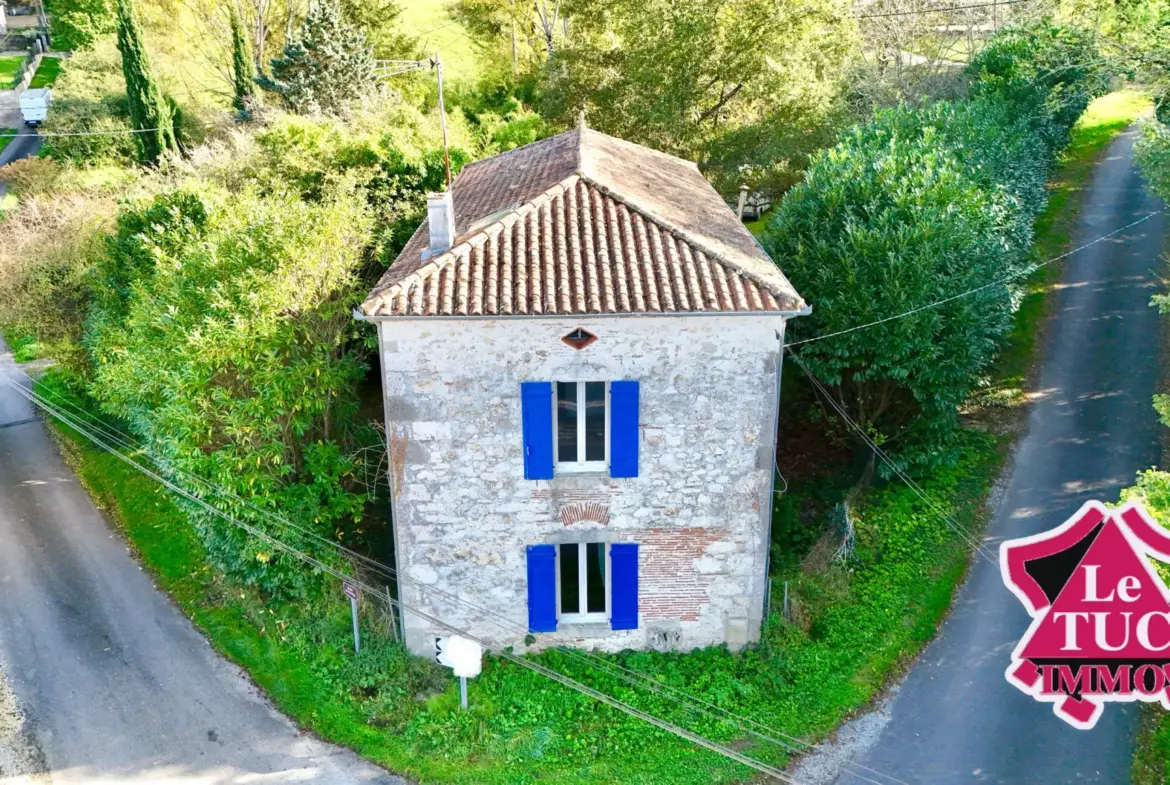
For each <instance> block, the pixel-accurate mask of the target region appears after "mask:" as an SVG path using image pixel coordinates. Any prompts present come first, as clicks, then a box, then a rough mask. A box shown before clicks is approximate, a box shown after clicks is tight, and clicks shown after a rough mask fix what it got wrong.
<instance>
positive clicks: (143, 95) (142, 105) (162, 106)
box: [115, 0, 179, 163]
mask: <svg viewBox="0 0 1170 785" xmlns="http://www.w3.org/2000/svg"><path fill="white" fill-rule="evenodd" d="M115 10H116V15H117V24H116V27H117V33H118V51H119V52H121V53H122V75H123V76H124V77H125V79H126V99H127V103H128V104H129V108H130V123H131V125H132V126H133V128H134V130H135V131H138V133H137V134H135V137H136V139H137V140H138V145H139V149H140V150H141V152H142V160H143V161H144V162H146V163H156V162H157V161H158V159H159V158H160V157H161V156H162V155H163V153H165V152H167V151H174V152H178V151H179V143H178V139H177V138H176V136H175V117H174V104H173V103H172V102H169V101H167V100H166V99H165V98H164V97H163V94H162V90H161V89H159V86H158V83H157V82H156V81H155V78H154V74H153V72H152V71H151V67H150V58H149V57H148V56H147V53H146V44H145V42H144V41H143V38H142V27H141V25H140V24H139V23H138V11H137V9H136V8H135V7H134V0H117V4H116V9H115Z"/></svg>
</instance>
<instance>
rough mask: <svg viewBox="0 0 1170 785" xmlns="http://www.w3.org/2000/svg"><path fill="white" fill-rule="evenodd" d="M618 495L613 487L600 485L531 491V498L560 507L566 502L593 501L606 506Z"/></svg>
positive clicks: (583, 502) (580, 502)
mask: <svg viewBox="0 0 1170 785" xmlns="http://www.w3.org/2000/svg"><path fill="white" fill-rule="evenodd" d="M617 497H618V491H617V489H615V488H610V487H606V486H603V487H600V488H596V489H590V490H583V489H577V488H573V489H560V488H558V489H551V488H550V489H548V490H543V489H542V490H537V491H533V492H532V498H533V499H536V500H538V501H543V500H547V501H549V502H551V503H552V504H553V505H555V506H557V507H560V506H562V505H566V504H588V503H589V502H595V503H597V504H604V505H606V506H607V507H608V506H609V505H610V503H612V501H613V500H614V499H616V498H617Z"/></svg>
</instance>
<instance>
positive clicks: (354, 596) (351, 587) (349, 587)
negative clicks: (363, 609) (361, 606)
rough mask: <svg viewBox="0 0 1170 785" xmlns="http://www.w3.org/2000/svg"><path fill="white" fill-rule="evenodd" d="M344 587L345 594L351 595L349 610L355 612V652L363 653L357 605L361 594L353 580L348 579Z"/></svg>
mask: <svg viewBox="0 0 1170 785" xmlns="http://www.w3.org/2000/svg"><path fill="white" fill-rule="evenodd" d="M342 588H343V589H344V590H345V596H346V597H349V610H350V611H351V612H352V613H353V653H354V654H361V653H362V636H361V633H359V632H358V609H357V606H358V597H359V596H360V592H359V590H358V585H357V584H356V583H353V582H351V581H346V582H345V583H344V584H342Z"/></svg>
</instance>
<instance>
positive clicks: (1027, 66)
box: [967, 22, 1110, 154]
mask: <svg viewBox="0 0 1170 785" xmlns="http://www.w3.org/2000/svg"><path fill="white" fill-rule="evenodd" d="M1104 63H1105V61H1104V60H1103V59H1102V58H1101V56H1100V54H1099V52H1098V50H1097V42H1096V39H1095V35H1094V33H1093V32H1092V31H1090V30H1084V29H1079V28H1076V27H1070V26H1056V25H1053V24H1050V23H1046V22H1041V23H1038V24H1035V25H1032V26H1029V27H1018V28H1009V29H1007V30H1004V31H1001V32H1000V33H998V34H997V35H996V37H995V38H994V39H993V40H992V41H991V42H990V43H989V44H988V45H987V46H985V47H984V48H983V49H981V50H980V51H979V53H978V54H976V55H975V57H973V58H971V62H970V64H969V65H968V66H967V73H968V75H970V76H971V77H972V78H973V83H972V85H971V96H972V97H973V98H980V97H986V98H994V99H998V100H1001V101H1003V102H1005V103H1006V104H1008V105H1010V106H1011V107H1013V108H1014V109H1015V111H1016V112H1017V113H1018V114H1019V115H1020V116H1022V117H1026V118H1028V119H1029V120H1030V122H1031V123H1032V124H1033V126H1034V127H1035V129H1036V131H1037V132H1038V133H1039V134H1040V136H1041V138H1042V139H1043V140H1044V142H1045V144H1046V145H1047V146H1048V149H1049V151H1050V153H1051V154H1054V153H1055V152H1056V151H1058V150H1060V149H1061V148H1062V147H1064V145H1066V144H1067V143H1068V135H1069V132H1070V131H1071V130H1072V127H1073V125H1074V124H1075V123H1076V121H1077V118H1079V117H1080V116H1081V114H1082V113H1083V112H1084V111H1085V108H1086V107H1088V105H1089V102H1090V101H1092V100H1093V98H1094V97H1095V96H1097V95H1100V94H1102V93H1103V92H1105V90H1106V89H1107V88H1108V85H1109V78H1110V73H1109V71H1108V69H1107V68H1106V66H1105V64H1104Z"/></svg>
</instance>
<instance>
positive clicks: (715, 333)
mask: <svg viewBox="0 0 1170 785" xmlns="http://www.w3.org/2000/svg"><path fill="white" fill-rule="evenodd" d="M578 327H581V328H584V329H585V330H588V331H589V332H591V333H594V334H595V335H597V337H598V340H597V341H596V342H594V343H593V344H591V345H590V346H588V347H586V348H584V349H581V350H577V349H574V348H572V347H570V346H568V345H566V344H565V343H563V342H562V341H561V338H562V336H564V335H566V334H568V333H570V332H571V331H572V330H574V329H575V328H578ZM379 331H380V334H379V337H380V343H381V360H382V369H383V390H384V395H385V405H386V425H387V435H388V442H389V453H390V455H389V465H390V469H389V474H390V478H389V479H390V485H391V490H392V495H393V505H394V526H395V541H396V547H397V564H398V569H399V571H400V572H401V573H402V574H403V575H404V576H406V578H405V580H402V581H400V584H399V592H400V596H401V597H402V599H403V600H404V602H405V603H406V604H407V605H408V606H412V607H415V608H418V609H421V610H423V611H425V612H427V613H429V614H431V615H433V616H435V617H437V618H440V619H442V620H443V621H445V622H447V623H450V624H452V625H453V626H455V627H458V628H459V629H462V630H466V631H468V632H470V633H471V634H473V635H475V636H477V637H480V638H483V639H485V640H487V641H489V642H491V643H492V644H493V645H494V646H497V647H503V646H509V645H512V646H516V647H517V649H518V650H520V651H523V650H526V649H525V647H524V639H525V635H526V630H527V619H528V617H527V577H526V561H525V559H526V550H525V547H526V546H528V545H535V544H541V543H565V542H636V543H638V544H639V565H640V566H639V592H638V606H639V607H638V610H639V622H638V627H637V629H634V630H622V631H612V630H610V629H609V627H608V625H606V624H576V625H572V624H560V625H559V626H558V630H557V632H554V633H537V634H536V635H535V638H536V643H535V644H534V645H533V646H530V647H527V650H531V649H533V648H537V649H538V648H541V647H544V646H548V645H558V644H569V645H573V646H578V647H581V648H597V649H603V650H620V649H623V648H658V649H682V650H687V649H691V648H695V647H700V646H707V645H712V644H720V643H727V644H728V645H729V646H731V647H733V648H738V647H740V646H743V645H745V644H747V643H751V642H754V641H756V640H758V638H759V631H760V623H761V617H762V613H763V605H764V597H765V592H766V587H767V578H766V569H767V566H766V561H767V554H768V538H769V525H770V515H771V495H772V477H773V474H772V466H773V452H774V449H775V429H776V425H775V423H776V420H775V417H776V411H777V403H778V386H777V385H778V381H779V373H778V363H779V359H780V347H781V341H782V339H783V334H784V319H783V317H782V316H781V315H779V314H718V315H710V316H702V315H700V316H687V315H678V316H673V315H672V316H628V317H613V316H610V317H604V316H593V317H571V316H570V317H543V318H496V319H492V318H482V319H466V318H464V319H443V318H433V317H432V318H420V319H409V318H406V319H403V318H395V319H388V320H384V321H381V322H379ZM621 379H627V380H637V381H638V382H639V385H640V406H639V418H638V419H639V430H640V442H639V467H638V476H637V477H633V478H611V477H610V476H609V475H608V474H607V473H599V474H573V475H564V476H557V477H554V479H552V480H526V479H525V478H524V456H523V452H524V450H523V442H522V420H521V392H520V391H521V387H520V385H521V382H525V381H553V382H558V381H564V382H572V381H612V380H621ZM432 587H433V588H432ZM450 595H455V596H457V597H459V598H461V599H462V600H465V601H466V603H463V602H455V601H453V600H451V599H450ZM467 603H471V604H474V605H475V606H479V608H482V609H486V611H490V613H488V612H485V611H481V610H476V609H473V608H471V607H469V605H468V604H467ZM505 619H506V621H505ZM404 629H405V634H406V641H407V644H408V646H409V647H410V648H411V650H413V651H415V652H417V653H419V654H424V655H431V654H433V653H434V637H436V636H438V635H445V634H448V632H447V631H446V630H443V629H442V628H440V627H438V626H436V625H433V624H432V623H429V622H427V621H426V620H424V619H422V618H420V617H419V616H417V615H415V614H412V613H410V612H407V613H406V614H405V618H404Z"/></svg>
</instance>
